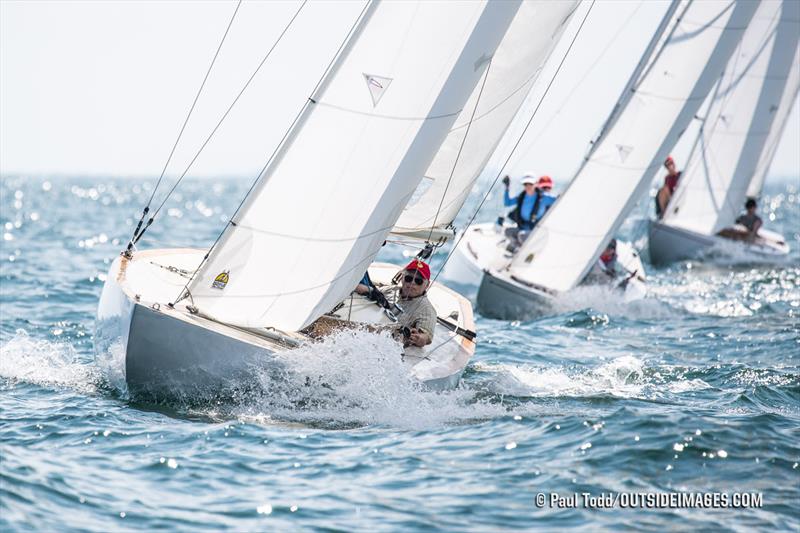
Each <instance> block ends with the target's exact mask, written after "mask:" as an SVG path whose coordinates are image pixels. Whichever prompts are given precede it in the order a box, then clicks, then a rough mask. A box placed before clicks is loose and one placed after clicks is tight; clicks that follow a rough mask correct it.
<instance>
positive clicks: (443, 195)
mask: <svg viewBox="0 0 800 533" xmlns="http://www.w3.org/2000/svg"><path fill="white" fill-rule="evenodd" d="M491 68H492V60H491V59H490V60H489V64H488V65H486V72H485V73H484V74H483V83H481V90H480V91H479V92H478V98H477V100H476V101H475V107H473V108H472V115H471V116H470V117H469V123H467V130H466V131H465V132H464V138H463V139H461V145H460V146H459V147H458V153H457V154H456V160H455V161H453V168H451V169H450V177H449V178H447V184H446V185H445V186H444V192H443V193H442V199H441V200H439V207H438V208H437V209H436V215H434V217H433V223H432V224H431V231H430V232H429V233H428V238H427V241H428V242H430V240H431V236H432V235H433V229H434V228H435V227H436V220H437V219H438V218H439V213H440V212H441V210H442V205H443V204H444V199H445V198H446V197H447V191H448V189H450V182H451V181H453V175H454V174H455V173H456V167H457V166H458V160H459V159H460V158H461V151H462V150H463V149H464V145H465V144H466V143H467V137H468V136H469V130H470V129H471V128H472V123H473V121H474V119H475V113H476V112H477V111H478V105H480V103H481V96H483V89H484V88H486V80H488V79H489V70H491Z"/></svg>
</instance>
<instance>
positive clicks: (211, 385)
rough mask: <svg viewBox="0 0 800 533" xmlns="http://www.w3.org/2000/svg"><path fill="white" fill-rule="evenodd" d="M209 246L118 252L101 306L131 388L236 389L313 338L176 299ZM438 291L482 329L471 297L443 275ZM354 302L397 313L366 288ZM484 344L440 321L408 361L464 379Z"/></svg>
mask: <svg viewBox="0 0 800 533" xmlns="http://www.w3.org/2000/svg"><path fill="white" fill-rule="evenodd" d="M202 254H203V252H202V251H199V250H148V251H144V252H137V253H136V254H135V256H134V258H133V259H132V260H128V259H125V258H123V257H118V258H117V259H116V260H115V261H114V262H113V264H112V266H111V268H110V270H109V273H108V278H107V281H106V284H105V286H104V287H103V293H102V295H101V298H100V304H99V307H98V313H97V323H96V334H95V349H96V352H97V356H98V357H103V358H113V359H114V360H115V361H117V364H120V365H121V366H122V368H123V375H122V377H123V378H124V380H125V383H126V384H127V388H128V392H129V393H130V394H131V395H134V396H137V397H145V398H147V399H152V400H156V401H160V400H175V399H178V400H192V401H198V400H199V401H203V400H208V399H211V398H219V397H226V396H228V395H231V394H233V393H235V392H236V391H241V390H246V389H247V388H248V387H249V386H250V385H251V384H253V383H254V382H255V380H256V379H258V376H263V374H264V372H268V373H270V374H273V373H274V374H275V376H276V377H280V375H281V374H283V373H285V372H286V370H287V369H286V365H285V360H286V358H282V357H279V356H278V355H282V354H283V353H284V352H286V351H287V350H291V349H292V348H294V347H296V346H298V345H299V344H302V343H304V342H311V340H310V339H309V338H307V337H306V336H305V335H302V334H299V333H290V332H289V333H287V332H279V331H275V330H271V329H267V328H263V329H259V330H255V329H252V330H251V329H248V330H245V329H242V328H237V327H235V326H231V325H226V324H222V323H219V322H216V321H213V320H210V319H208V318H205V317H203V316H200V315H198V314H192V313H191V312H189V311H188V309H187V308H186V304H185V302H182V303H180V304H178V305H176V306H175V308H170V307H169V306H167V303H168V302H170V301H172V300H173V299H174V298H175V297H176V296H177V295H178V294H179V292H180V290H181V288H182V287H183V285H184V284H185V283H186V280H187V278H186V272H185V271H191V269H192V268H193V267H194V266H196V265H197V262H198V261H199V260H200V258H201V257H202ZM165 267H175V268H174V269H173V270H169V269H168V268H165ZM397 270H398V267H395V266H392V265H386V264H376V265H373V266H372V267H371V268H370V276H371V277H372V279H373V281H375V282H377V283H381V282H383V281H384V279H385V278H387V276H388V278H391V276H392V275H393V274H394V273H395V272H396V271H397ZM181 271H184V272H181ZM429 298H430V299H431V302H432V303H433V304H434V307H436V309H437V312H439V314H440V316H442V311H446V314H444V316H445V317H448V318H447V319H446V320H448V322H450V323H452V324H454V325H457V326H459V327H461V328H464V329H467V330H473V331H474V323H473V320H472V308H471V306H470V304H469V302H468V301H467V300H465V299H464V298H463V297H460V296H459V295H457V294H456V293H453V292H452V291H450V290H449V289H447V288H446V287H443V286H441V285H437V286H436V287H433V288H432V289H431V290H430V291H429ZM451 307H454V309H451ZM342 309H345V306H342ZM346 309H347V312H348V314H350V315H353V316H352V319H353V320H354V321H355V320H357V319H358V320H361V319H364V320H365V322H366V321H367V320H370V319H371V320H372V322H369V323H370V324H372V325H375V324H377V325H380V324H381V323H386V324H390V323H391V322H390V321H389V319H388V317H386V315H385V314H384V313H383V312H382V310H381V309H380V308H378V306H377V305H375V304H374V303H372V302H368V301H366V300H365V299H363V298H360V297H354V298H353V301H352V302H351V301H350V300H348V306H347V307H346ZM356 315H358V316H356ZM453 317H455V318H453ZM474 349H475V344H474V342H472V341H470V340H468V339H466V338H465V337H463V336H461V335H458V334H456V333H455V332H453V331H451V330H450V329H449V328H446V327H444V326H443V325H441V324H440V325H437V329H436V331H435V335H434V342H433V343H432V344H431V345H429V346H427V347H425V348H407V349H406V350H405V353H404V361H405V363H406V364H407V366H408V368H409V373H410V374H411V375H412V376H414V377H415V378H417V379H418V380H419V381H420V383H421V384H423V385H424V386H425V387H427V388H431V389H435V390H441V389H447V388H452V387H455V386H456V385H457V384H458V381H459V379H460V377H461V374H462V373H463V371H464V368H465V367H466V365H467V363H468V361H469V359H470V357H471V356H472V354H473V353H474Z"/></svg>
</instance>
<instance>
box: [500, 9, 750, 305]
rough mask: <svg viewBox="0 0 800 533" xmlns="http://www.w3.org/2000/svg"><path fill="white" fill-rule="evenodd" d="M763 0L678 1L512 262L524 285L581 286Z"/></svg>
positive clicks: (701, 99) (554, 288)
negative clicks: (578, 163)
mask: <svg viewBox="0 0 800 533" xmlns="http://www.w3.org/2000/svg"><path fill="white" fill-rule="evenodd" d="M756 7H757V3H756V2H731V1H725V2H722V1H702V2H688V3H687V2H681V4H680V8H679V9H677V10H676V11H675V12H674V14H673V15H672V16H671V20H670V23H669V24H668V25H666V26H667V27H668V28H669V30H670V32H669V33H665V34H664V35H665V37H664V38H663V39H661V40H660V42H661V43H662V44H661V46H660V47H655V48H654V49H652V51H651V52H650V57H648V58H647V60H646V61H644V62H643V63H644V64H646V65H647V68H646V69H644V72H643V73H642V74H641V75H640V76H637V77H636V78H635V83H633V84H632V86H629V88H626V90H625V92H624V94H623V95H622V97H621V98H620V101H619V102H618V105H617V107H616V108H615V110H616V111H615V114H612V117H611V118H610V119H609V121H608V122H607V126H606V127H605V128H604V133H603V134H602V135H601V137H600V139H598V141H597V142H596V143H595V144H594V149H593V151H592V152H591V153H590V155H589V156H588V158H587V159H586V160H585V161H584V163H583V165H582V166H581V168H580V170H579V171H578V173H577V174H576V176H575V177H574V178H573V180H572V181H571V183H570V185H569V187H568V188H567V190H566V191H565V192H564V193H563V194H562V195H561V197H560V198H559V200H558V201H557V202H556V204H555V205H554V206H553V207H552V208H551V209H550V211H549V212H548V213H547V215H545V217H544V218H543V219H542V222H540V223H539V225H538V226H537V227H536V229H535V230H534V231H533V233H532V235H531V236H530V237H529V238H528V240H527V241H526V242H525V244H524V245H523V246H522V247H521V249H520V251H519V252H518V253H517V254H516V255H515V257H514V259H513V260H512V262H511V265H510V267H509V269H510V274H511V275H512V276H513V277H514V278H516V279H518V280H520V281H522V282H526V283H532V284H536V285H539V286H543V287H545V288H548V289H551V290H555V291H566V290H569V289H571V288H573V287H575V286H576V285H577V284H578V283H580V281H581V280H582V279H583V278H584V276H585V275H586V272H587V271H588V269H589V268H590V267H591V265H592V264H593V263H594V261H596V260H597V258H598V257H599V255H600V252H601V251H602V249H603V248H604V247H605V245H606V244H607V242H608V240H609V239H610V238H611V236H612V235H613V234H614V233H615V232H616V231H617V229H618V228H619V226H620V224H621V223H622V221H623V220H624V218H625V216H626V215H627V214H628V212H629V211H630V209H631V208H632V207H633V205H634V203H635V202H636V201H637V200H638V198H639V197H640V196H641V194H642V193H643V192H644V190H645V189H646V188H647V185H648V179H649V178H650V177H651V176H652V175H653V173H654V172H655V171H656V169H658V168H659V167H660V165H661V162H662V161H663V159H664V158H665V157H666V156H667V155H668V153H669V150H670V149H671V147H672V146H674V145H675V143H676V142H677V140H678V138H679V137H680V135H681V133H682V132H683V130H684V129H685V128H686V126H687V125H688V123H689V121H690V120H691V118H692V116H693V115H694V114H695V112H696V111H697V109H698V107H699V106H700V104H701V103H702V102H703V100H704V99H705V97H706V95H707V94H708V92H709V91H710V89H711V87H712V86H713V85H714V83H715V81H716V80H717V79H718V78H719V76H720V73H721V72H722V70H723V68H724V66H725V64H726V62H727V61H728V59H729V58H730V56H731V54H732V53H733V51H734V49H735V48H736V45H737V44H738V42H739V40H740V39H741V37H742V33H743V32H744V29H745V28H746V26H747V24H748V23H749V21H750V19H751V18H752V16H753V13H754V12H755V9H756Z"/></svg>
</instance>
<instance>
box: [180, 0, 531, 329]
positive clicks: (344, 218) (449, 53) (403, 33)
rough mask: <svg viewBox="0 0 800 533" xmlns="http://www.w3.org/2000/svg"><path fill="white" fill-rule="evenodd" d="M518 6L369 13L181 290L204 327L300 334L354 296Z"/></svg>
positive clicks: (395, 6) (465, 4) (433, 5)
mask: <svg viewBox="0 0 800 533" xmlns="http://www.w3.org/2000/svg"><path fill="white" fill-rule="evenodd" d="M518 8H519V3H518V2H497V3H494V2H492V3H489V2H485V1H481V2H474V1H470V0H466V1H449V2H426V1H416V2H406V1H404V2H380V1H377V2H372V3H371V4H370V6H369V7H368V8H367V11H366V13H365V15H364V17H363V19H362V20H361V21H360V22H359V24H358V26H357V28H356V30H355V31H354V34H353V35H352V36H351V37H350V39H349V41H348V44H347V45H346V46H345V48H344V49H343V50H342V52H341V53H340V54H339V56H338V57H337V59H336V61H335V62H334V64H333V66H332V67H331V70H330V71H329V72H328V75H327V76H326V78H325V80H324V81H323V84H322V85H321V87H320V88H319V89H318V90H317V91H316V93H315V94H314V95H312V98H311V102H313V103H312V104H311V105H310V106H309V107H308V108H307V109H306V111H305V112H304V114H303V115H302V116H301V118H300V120H299V122H298V124H297V125H296V126H295V128H294V129H293V131H292V133H291V134H290V136H289V138H288V139H287V140H286V141H285V142H284V144H283V146H282V147H281V150H280V151H279V153H278V156H277V157H276V158H275V159H274V160H273V161H272V162H271V164H270V165H269V166H268V167H267V169H266V170H265V172H264V174H263V175H262V176H261V178H260V180H259V182H258V184H257V185H256V187H255V188H254V190H253V191H252V192H251V194H250V195H249V196H248V197H247V199H246V201H245V203H244V205H243V206H242V208H241V210H240V211H239V214H238V215H237V216H236V217H235V220H234V221H233V224H232V225H230V226H229V227H228V228H227V229H226V230H225V232H224V234H223V236H222V238H221V240H220V242H219V243H218V244H217V246H215V247H214V249H213V250H212V252H211V254H210V256H209V258H208V260H207V261H206V263H205V264H204V266H203V267H202V268H201V269H200V271H199V272H198V273H197V275H196V277H195V279H194V280H193V281H192V283H191V284H190V286H189V291H190V293H191V301H192V302H193V304H194V305H195V306H196V307H197V308H198V309H199V310H200V311H201V312H202V313H204V314H206V315H209V316H211V317H213V318H215V319H217V320H220V321H223V322H227V323H231V324H235V325H242V326H250V327H263V326H271V327H275V328H279V329H282V330H298V329H301V328H303V327H304V326H306V325H308V324H309V323H311V322H312V321H314V320H315V319H316V318H317V317H319V316H320V315H322V314H323V313H325V312H327V311H329V310H331V309H332V308H333V307H334V306H335V305H337V304H338V303H339V302H341V301H342V300H343V299H344V298H345V297H346V296H347V295H348V294H349V293H350V291H351V290H352V289H353V288H354V287H355V285H356V283H357V282H358V280H359V279H360V278H361V276H362V275H363V273H364V271H365V270H366V268H367V267H368V266H369V264H370V263H371V262H372V261H373V259H374V257H375V255H376V254H377V252H378V251H379V250H380V248H381V245H382V243H383V242H384V239H385V238H386V236H387V234H388V232H389V230H390V229H391V228H392V226H393V225H394V223H395V222H396V221H397V218H398V217H399V215H400V212H401V211H402V209H403V207H404V206H405V204H406V203H407V202H408V199H409V197H410V196H411V194H412V193H413V191H414V189H415V188H416V186H417V185H418V184H419V181H420V180H421V177H422V175H423V173H424V172H425V169H426V168H428V166H429V165H430V162H431V160H432V159H433V156H434V155H435V153H436V151H437V150H438V148H439V146H440V145H441V143H442V141H443V140H444V138H445V136H446V135H447V133H448V131H449V130H450V128H451V127H452V125H453V122H454V121H455V119H456V117H457V116H458V114H459V113H460V112H461V110H462V108H463V106H464V104H465V102H466V101H467V99H468V98H469V96H470V94H471V93H472V91H473V89H474V87H475V85H476V83H477V82H478V80H480V78H481V76H482V75H483V74H484V71H485V68H486V65H487V64H488V61H487V59H488V58H490V57H491V56H492V55H493V54H494V52H495V50H496V48H497V46H498V44H499V42H500V40H501V39H502V38H503V35H504V34H505V32H506V30H507V29H508V26H509V25H510V24H511V21H512V20H513V18H514V15H515V14H516V12H517V9H518Z"/></svg>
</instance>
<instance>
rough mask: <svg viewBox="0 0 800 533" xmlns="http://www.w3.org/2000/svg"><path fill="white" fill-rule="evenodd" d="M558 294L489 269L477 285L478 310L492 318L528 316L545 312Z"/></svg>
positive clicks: (526, 317) (523, 318) (535, 315)
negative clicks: (478, 285)
mask: <svg viewBox="0 0 800 533" xmlns="http://www.w3.org/2000/svg"><path fill="white" fill-rule="evenodd" d="M554 301H555V297H554V296H553V295H551V294H548V293H546V292H543V291H539V290H537V289H535V288H532V287H525V286H523V285H522V284H519V283H515V282H514V281H513V280H510V279H507V278H504V277H501V276H498V275H495V274H493V273H492V272H491V271H489V270H486V271H484V273H483V278H482V279H481V286H480V288H479V289H478V301H477V304H478V311H479V312H480V313H481V314H482V315H484V316H486V317H489V318H497V319H500V320H526V319H530V318H535V317H538V316H541V315H544V314H546V313H547V312H549V311H550V310H551V309H552V306H553V303H554Z"/></svg>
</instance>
